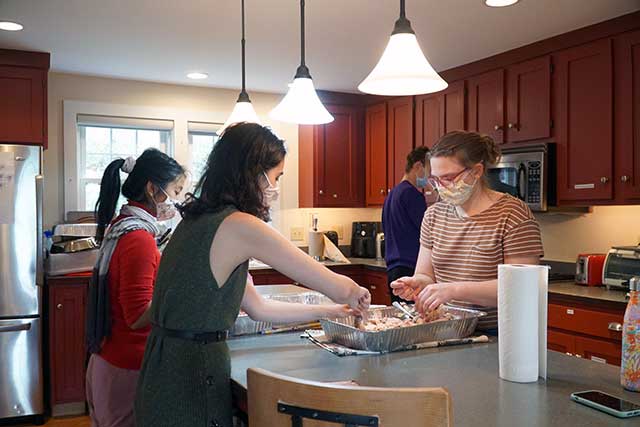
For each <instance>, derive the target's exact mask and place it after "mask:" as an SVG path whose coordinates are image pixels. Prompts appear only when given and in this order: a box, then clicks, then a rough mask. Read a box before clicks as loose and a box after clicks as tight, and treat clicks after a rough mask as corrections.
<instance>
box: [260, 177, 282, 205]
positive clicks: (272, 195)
mask: <svg viewBox="0 0 640 427" xmlns="http://www.w3.org/2000/svg"><path fill="white" fill-rule="evenodd" d="M262 173H263V174H264V177H265V178H266V179H267V183H268V184H269V186H268V187H267V188H265V189H264V190H262V191H263V200H264V201H265V203H266V204H267V205H269V206H271V204H272V203H275V202H276V201H277V200H278V197H279V196H280V187H278V186H274V185H272V184H271V181H270V180H269V177H268V176H267V174H266V173H265V172H262Z"/></svg>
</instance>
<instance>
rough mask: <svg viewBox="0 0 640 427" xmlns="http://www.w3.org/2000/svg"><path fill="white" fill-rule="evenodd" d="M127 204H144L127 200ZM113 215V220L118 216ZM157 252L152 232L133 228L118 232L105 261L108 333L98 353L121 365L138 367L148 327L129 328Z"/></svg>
mask: <svg viewBox="0 0 640 427" xmlns="http://www.w3.org/2000/svg"><path fill="white" fill-rule="evenodd" d="M129 204H130V205H132V206H136V207H140V208H144V207H143V206H142V205H140V204H138V203H135V202H129ZM122 218H123V217H122V216H119V217H118V218H116V221H118V220H120V219H122ZM159 264H160V252H159V251H158V248H157V246H156V241H155V238H154V236H153V235H152V234H151V233H149V232H147V231H145V230H136V231H132V232H130V233H127V234H126V235H124V236H122V237H121V238H120V240H119V241H118V244H117V245H116V249H115V250H114V252H113V256H112V257H111V262H110V264H109V276H108V283H109V299H110V302H111V336H110V337H108V338H107V339H105V341H104V343H103V345H102V350H101V351H100V356H102V357H103V358H104V359H105V360H106V361H107V362H109V363H110V364H112V365H114V366H117V367H119V368H123V369H134V370H140V367H141V365H142V357H143V356H144V348H145V345H146V343H147V337H148V336H149V333H150V331H151V327H150V326H147V327H144V328H141V329H135V330H134V329H131V327H130V326H131V325H132V324H134V323H135V322H136V320H138V319H139V318H140V316H141V315H142V313H144V311H145V310H146V309H147V306H148V305H149V302H150V301H151V297H152V295H153V285H154V283H155V279H156V274H157V272H158V265H159Z"/></svg>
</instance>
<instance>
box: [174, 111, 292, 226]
mask: <svg viewBox="0 0 640 427" xmlns="http://www.w3.org/2000/svg"><path fill="white" fill-rule="evenodd" d="M286 154H287V150H286V147H285V143H284V141H283V140H282V139H280V138H278V136H276V135H275V134H274V133H273V132H272V131H271V129H269V128H267V127H264V126H261V125H258V124H255V123H240V124H237V125H233V126H231V127H228V128H227V129H226V130H225V131H224V134H223V135H222V137H221V138H220V139H219V140H218V142H216V144H215V146H214V147H213V150H212V151H211V154H210V155H209V159H208V160H207V166H206V168H205V171H204V173H203V175H202V178H200V181H199V182H198V184H197V185H196V188H195V190H194V192H193V193H188V194H187V198H186V202H185V203H184V204H183V205H182V206H181V207H180V213H181V214H182V216H183V218H194V217H198V216H200V215H202V214H205V213H213V212H218V211H220V210H221V209H223V208H224V207H226V206H234V207H235V208H236V209H238V210H239V211H241V212H245V213H248V214H250V215H254V216H256V217H258V218H260V219H262V220H264V221H269V220H270V219H271V218H270V215H269V207H268V206H267V204H266V203H265V201H264V200H263V191H262V187H261V185H260V182H261V181H262V178H261V177H263V176H264V175H263V173H265V172H267V171H268V170H270V169H273V168H274V167H276V166H278V165H279V164H280V162H282V160H284V158H285V156H286Z"/></svg>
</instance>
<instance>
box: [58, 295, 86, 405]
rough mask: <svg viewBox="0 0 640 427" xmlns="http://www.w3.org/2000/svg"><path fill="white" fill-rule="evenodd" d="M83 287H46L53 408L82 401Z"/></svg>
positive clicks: (83, 364) (84, 347)
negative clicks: (47, 291)
mask: <svg viewBox="0 0 640 427" xmlns="http://www.w3.org/2000/svg"><path fill="white" fill-rule="evenodd" d="M86 295H87V286H86V285H80V284H78V285H56V286H50V288H49V317H50V319H49V322H50V323H49V334H50V335H49V336H50V348H49V351H50V362H51V384H52V387H51V394H52V396H51V399H52V403H53V404H54V405H57V404H61V403H70V402H84V400H85V390H84V381H85V360H86V354H87V351H86V346H85V312H86Z"/></svg>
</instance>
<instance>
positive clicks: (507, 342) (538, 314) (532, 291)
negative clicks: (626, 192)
mask: <svg viewBox="0 0 640 427" xmlns="http://www.w3.org/2000/svg"><path fill="white" fill-rule="evenodd" d="M548 280H549V269H548V267H546V266H539V265H509V264H505V265H500V266H498V345H499V363H500V378H502V379H505V380H508V381H515V382H520V383H526V382H534V381H537V380H538V377H539V376H540V377H543V378H546V376H547V289H548Z"/></svg>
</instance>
